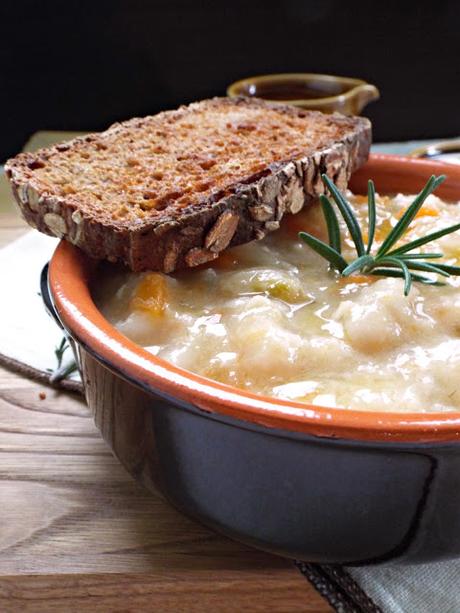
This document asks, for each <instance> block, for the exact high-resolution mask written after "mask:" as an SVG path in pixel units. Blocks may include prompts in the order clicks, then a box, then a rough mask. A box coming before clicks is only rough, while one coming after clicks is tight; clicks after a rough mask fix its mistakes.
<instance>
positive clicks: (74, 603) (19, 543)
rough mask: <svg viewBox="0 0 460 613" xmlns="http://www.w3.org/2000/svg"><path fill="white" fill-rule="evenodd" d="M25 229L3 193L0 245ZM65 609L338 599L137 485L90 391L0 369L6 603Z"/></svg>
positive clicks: (291, 604)
mask: <svg viewBox="0 0 460 613" xmlns="http://www.w3.org/2000/svg"><path fill="white" fill-rule="evenodd" d="M0 194H1V186H0ZM2 207H3V208H2ZM23 231H24V225H23V222H22V221H21V220H20V219H19V218H18V216H17V214H16V213H15V212H14V210H13V209H12V208H11V206H10V204H9V203H8V202H7V203H6V204H5V200H4V199H3V202H2V201H0V246H1V245H4V244H6V243H7V242H9V241H10V240H12V239H14V238H15V237H17V236H18V235H20V234H21V233H22V232H23ZM61 611H62V612H64V611H65V612H73V611H75V612H76V611H78V612H82V611H94V612H106V611H120V612H121V611H123V612H131V611H133V612H134V611H136V612H138V611H209V612H213V611H306V612H318V613H321V612H325V611H330V608H329V607H328V605H327V604H326V603H325V601H324V600H323V599H322V598H321V597H320V596H319V595H318V594H317V593H316V592H315V591H314V589H313V588H312V587H311V586H310V585H309V584H308V583H307V581H306V580H305V579H304V578H303V577H302V576H301V575H300V574H299V572H298V571H297V570H296V569H294V567H293V566H292V564H291V563H290V562H289V561H287V560H283V559H280V558H277V557H274V556H271V555H268V554H265V553H262V552H259V551H256V550H254V549H250V548H248V547H246V546H244V545H241V544H239V543H236V542H233V541H230V540H229V539H226V538H224V537H222V536H220V535H217V534H215V533H213V532H211V531H209V530H208V529H206V528H204V527H203V526H201V525H199V524H197V523H196V522H193V521H191V520H189V519H188V518H186V517H184V516H183V515H181V514H179V513H178V512H177V511H175V510H174V509H173V508H171V507H170V506H169V505H168V504H167V503H166V502H164V501H163V499H162V498H161V497H160V496H159V495H158V496H155V495H152V494H150V493H148V492H147V491H146V490H144V489H143V488H142V487H141V486H139V485H138V484H137V483H135V482H134V481H133V480H132V479H131V477H129V475H128V474H127V473H126V472H125V470H124V469H123V468H122V467H121V465H120V464H119V463H118V462H117V460H116V459H115V458H114V457H113V456H112V454H111V452H110V450H109V449H108V447H107V446H106V445H105V443H104V442H103V441H102V439H101V437H100V436H99V433H98V431H97V429H96V427H95V426H94V424H93V422H92V419H91V418H90V416H89V412H88V410H87V408H86V406H85V404H84V402H83V401H82V399H81V398H79V397H78V396H73V395H71V394H67V393H62V392H57V391H55V390H52V389H50V388H46V387H44V386H42V385H39V384H37V383H35V382H32V381H29V380H26V379H24V378H22V377H20V376H18V375H16V374H14V373H12V372H10V371H7V370H5V369H0V612H1V613H17V612H24V613H29V612H31V613H36V612H38V613H40V612H61Z"/></svg>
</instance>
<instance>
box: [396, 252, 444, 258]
mask: <svg viewBox="0 0 460 613" xmlns="http://www.w3.org/2000/svg"><path fill="white" fill-rule="evenodd" d="M388 255H390V254H388ZM398 257H399V258H401V260H406V259H408V260H434V259H436V258H443V257H444V255H443V254H442V253H402V254H401V255H399V256H398Z"/></svg>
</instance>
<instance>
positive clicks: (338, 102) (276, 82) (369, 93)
mask: <svg viewBox="0 0 460 613" xmlns="http://www.w3.org/2000/svg"><path fill="white" fill-rule="evenodd" d="M227 95H228V96H232V97H233V96H250V97H257V98H264V99H265V100H269V101H271V102H281V103H283V104H293V105H294V106H298V107H301V108H303V109H310V110H316V111H322V112H323V113H333V112H334V111H339V112H340V113H343V114H345V115H359V114H360V113H361V111H362V110H363V108H364V107H365V106H366V105H367V104H369V102H372V101H373V100H378V98H379V97H380V93H379V90H378V89H377V88H376V87H375V85H371V84H370V83H367V82H366V81H362V80H361V79H351V78H349V77H337V76H333V75H325V74H314V73H307V72H300V73H288V74H272V75H263V76H258V77H249V78H247V79H242V80H241V81H236V82H235V83H232V84H231V85H230V86H229V87H228V89H227Z"/></svg>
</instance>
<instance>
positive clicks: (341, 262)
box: [299, 232, 347, 272]
mask: <svg viewBox="0 0 460 613" xmlns="http://www.w3.org/2000/svg"><path fill="white" fill-rule="evenodd" d="M299 238H301V239H302V240H303V242H304V243H306V244H307V245H308V246H309V247H311V248H312V249H313V250H314V251H316V253H318V254H319V255H321V256H322V257H323V258H325V259H326V260H327V261H328V262H329V263H330V264H331V266H332V267H333V268H336V269H337V270H338V271H339V272H342V270H343V269H344V268H345V267H346V266H347V262H346V260H345V259H344V258H343V257H342V256H341V255H340V253H339V252H338V251H336V250H335V249H333V248H332V247H330V246H329V245H327V244H326V243H323V241H321V240H319V238H316V237H315V236H312V235H311V234H308V232H299Z"/></svg>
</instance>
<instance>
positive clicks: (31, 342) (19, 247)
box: [0, 231, 79, 388]
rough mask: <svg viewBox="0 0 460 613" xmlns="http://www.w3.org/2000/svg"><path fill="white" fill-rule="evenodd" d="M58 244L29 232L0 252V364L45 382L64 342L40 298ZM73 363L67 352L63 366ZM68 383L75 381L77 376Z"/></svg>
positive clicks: (73, 376)
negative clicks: (44, 270) (43, 277)
mask: <svg viewBox="0 0 460 613" xmlns="http://www.w3.org/2000/svg"><path fill="white" fill-rule="evenodd" d="M57 243H58V239H56V238H52V237H50V236H46V235H44V234H40V233H39V232H35V231H31V232H27V233H26V234H24V236H21V237H20V238H19V239H17V240H15V241H14V242H12V243H10V244H9V245H7V246H6V247H3V249H0V281H1V287H2V299H1V300H0V321H1V322H2V325H1V326H0V358H1V359H0V362H2V363H4V364H6V365H10V366H13V367H14V366H21V365H22V366H23V367H25V368H22V369H21V368H19V370H21V371H22V372H24V373H25V374H28V372H27V369H29V372H30V374H31V375H34V374H35V375H36V378H39V379H41V380H44V381H45V380H47V378H49V376H50V375H51V373H52V372H53V371H54V370H55V369H56V367H57V365H58V363H57V357H56V354H55V349H56V348H57V347H58V346H59V345H60V343H61V341H62V338H63V334H62V330H60V329H59V327H58V326H57V325H56V324H55V322H54V321H53V320H52V319H51V317H50V316H49V315H48V314H47V313H46V311H45V308H44V306H43V302H42V299H41V295H40V273H41V271H42V268H43V267H44V265H45V264H46V263H47V262H48V261H49V259H50V258H51V255H52V254H53V251H54V249H55V248H56V245H57ZM72 359H73V357H72V353H71V351H70V349H68V350H67V351H66V352H65V353H64V357H63V365H65V364H68V363H70V362H71V361H72ZM34 371H36V372H34ZM40 374H41V376H40ZM71 379H73V380H74V381H78V380H79V376H78V373H74V374H72V375H71ZM63 387H69V386H66V385H65V384H64V385H63ZM70 388H72V386H70Z"/></svg>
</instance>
